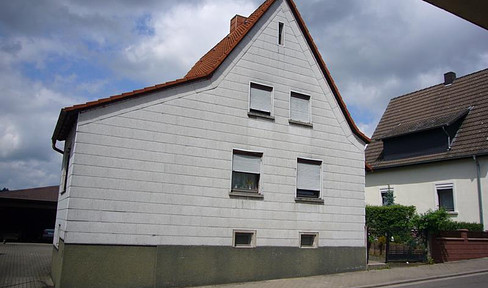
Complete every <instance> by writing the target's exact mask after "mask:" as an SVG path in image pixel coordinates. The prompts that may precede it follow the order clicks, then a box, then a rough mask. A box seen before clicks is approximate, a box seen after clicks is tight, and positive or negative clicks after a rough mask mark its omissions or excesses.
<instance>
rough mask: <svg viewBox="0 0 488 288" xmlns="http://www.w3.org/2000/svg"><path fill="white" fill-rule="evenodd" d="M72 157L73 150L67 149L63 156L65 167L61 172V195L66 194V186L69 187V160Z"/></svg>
mask: <svg viewBox="0 0 488 288" xmlns="http://www.w3.org/2000/svg"><path fill="white" fill-rule="evenodd" d="M70 157H71V149H70V148H69V147H67V148H66V149H65V151H64V154H63V167H62V172H61V185H60V186H61V187H60V191H61V194H63V193H64V192H66V186H67V185H68V170H69V158H70Z"/></svg>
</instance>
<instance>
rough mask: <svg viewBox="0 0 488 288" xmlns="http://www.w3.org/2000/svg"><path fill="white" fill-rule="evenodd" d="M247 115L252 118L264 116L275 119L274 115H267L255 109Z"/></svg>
mask: <svg viewBox="0 0 488 288" xmlns="http://www.w3.org/2000/svg"><path fill="white" fill-rule="evenodd" d="M247 116H249V117H252V118H264V119H268V120H273V121H274V120H275V117H274V116H271V115H266V114H263V113H259V112H254V111H249V112H247Z"/></svg>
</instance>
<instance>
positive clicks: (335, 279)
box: [199, 258, 488, 288]
mask: <svg viewBox="0 0 488 288" xmlns="http://www.w3.org/2000/svg"><path fill="white" fill-rule="evenodd" d="M480 272H488V258H481V259H473V260H464V261H455V262H448V263H442V264H434V265H421V266H412V267H397V268H391V269H383V270H370V271H359V272H348V273H340V274H332V275H323V276H312V277H303V278H290V279H278V280H268V281H259V282H248V283H237V284H223V285H210V286H200V287H199V288H210V287H213V288H258V287H259V288H296V287H313V288H322V287H323V288H329V287H334V288H345V287H356V288H370V287H382V286H387V285H393V284H403V283H412V282H417V281H422V280H430V279H439V278H445V277H450V276H459V275H467V274H474V273H480Z"/></svg>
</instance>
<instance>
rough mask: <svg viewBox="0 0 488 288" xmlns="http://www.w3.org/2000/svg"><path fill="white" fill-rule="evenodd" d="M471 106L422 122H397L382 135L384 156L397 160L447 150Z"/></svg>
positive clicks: (386, 158)
mask: <svg viewBox="0 0 488 288" xmlns="http://www.w3.org/2000/svg"><path fill="white" fill-rule="evenodd" d="M469 111H470V109H469V108H468V109H463V110H461V111H457V112H454V113H448V114H444V115H440V116H435V117H432V118H429V119H425V120H421V121H413V122H408V123H400V124H399V125H397V126H396V127H394V128H393V129H392V130H390V132H388V133H386V134H385V135H383V137H382V138H381V140H383V159H384V160H387V161H388V160H396V159H403V158H409V157H416V156H423V155H431V154H436V153H443V152H447V151H449V150H450V149H451V146H452V145H453V141H454V139H455V138H456V134H457V132H458V130H459V128H461V125H462V124H463V121H464V119H465V118H466V116H467V115H468V113H469Z"/></svg>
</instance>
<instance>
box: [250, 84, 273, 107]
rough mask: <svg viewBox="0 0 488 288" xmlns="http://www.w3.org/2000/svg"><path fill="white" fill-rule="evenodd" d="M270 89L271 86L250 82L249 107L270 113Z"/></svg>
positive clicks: (271, 89)
mask: <svg viewBox="0 0 488 288" xmlns="http://www.w3.org/2000/svg"><path fill="white" fill-rule="evenodd" d="M272 91H273V88H271V87H267V86H263V85H259V84H255V83H251V104H250V107H251V109H253V110H258V111H263V112H268V113H271V92H272Z"/></svg>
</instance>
